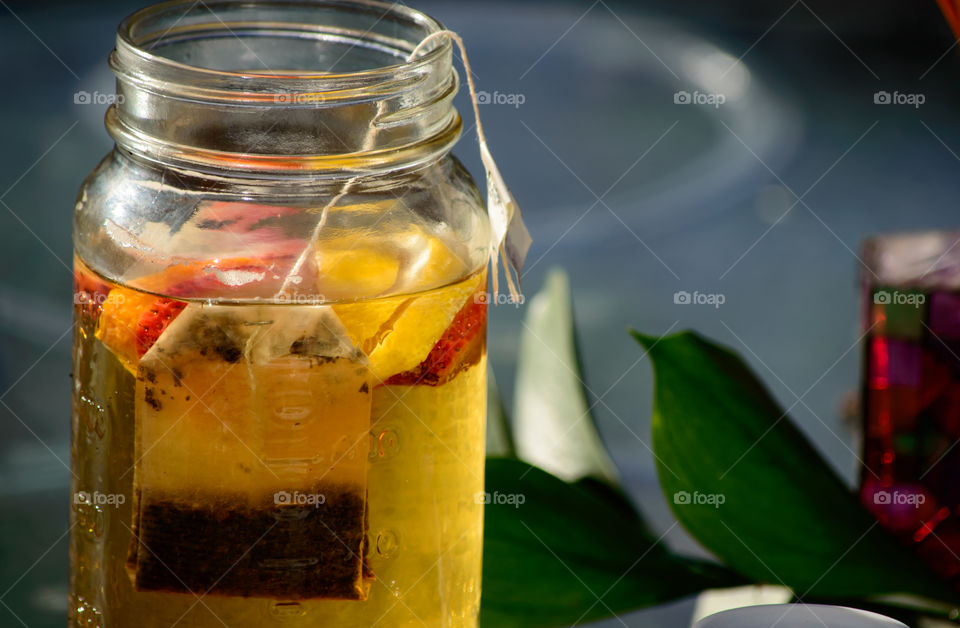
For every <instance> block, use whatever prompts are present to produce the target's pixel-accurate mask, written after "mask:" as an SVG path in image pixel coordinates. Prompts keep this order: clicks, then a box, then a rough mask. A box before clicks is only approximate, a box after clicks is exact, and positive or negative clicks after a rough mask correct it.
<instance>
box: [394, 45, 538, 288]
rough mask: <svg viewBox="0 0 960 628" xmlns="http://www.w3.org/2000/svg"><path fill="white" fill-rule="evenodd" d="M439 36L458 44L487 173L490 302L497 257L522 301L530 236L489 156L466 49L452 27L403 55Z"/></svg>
mask: <svg viewBox="0 0 960 628" xmlns="http://www.w3.org/2000/svg"><path fill="white" fill-rule="evenodd" d="M441 37H447V38H449V39H450V40H451V41H453V42H454V43H456V44H457V46H458V47H459V48H460V56H461V57H462V58H463V69H464V71H465V72H466V75H467V86H468V87H469V89H470V99H471V102H472V103H473V115H474V117H476V120H477V140H478V142H479V144H480V159H481V160H482V161H483V168H484V170H485V171H486V175H487V214H488V216H489V218H490V231H491V242H490V265H491V268H492V273H491V274H492V275H493V277H492V278H493V291H494V295H495V300H494V302H496V295H498V294H499V279H500V277H499V275H500V273H499V264H498V262H499V259H500V258H503V262H504V265H503V272H504V275H506V277H507V285H508V287H509V289H510V296H511V298H512V299H513V300H514V301H515V302H522V293H521V291H520V277H521V273H522V271H523V263H524V261H525V260H526V258H527V251H529V250H530V244H531V243H532V242H533V239H532V238H531V237H530V232H529V231H527V227H526V225H524V224H523V217H522V216H521V215H520V207H519V206H518V205H517V201H516V199H514V198H513V194H511V193H510V189H509V188H508V187H507V184H506V182H505V181H504V180H503V176H502V175H501V174H500V169H499V168H497V163H496V162H495V161H494V160H493V155H492V154H491V153H490V148H489V146H488V145H487V138H486V137H485V136H484V133H483V123H482V122H481V121H480V108H479V107H478V106H477V89H476V86H475V85H474V83H473V73H472V72H471V71H470V61H469V60H468V58H467V49H466V46H465V45H464V43H463V39H461V38H460V36H459V35H457V34H456V33H455V32H453V31H448V30H443V31H438V32H436V33H433V34H431V35H429V36H427V37H425V38H424V39H423V41H421V42H420V43H419V44H417V47H416V48H414V50H413V52H411V53H410V56H408V57H407V61H412V60H413V59H415V58H416V57H417V55H418V54H419V53H420V51H422V50H423V49H424V48H425V47H426V46H427V45H428V44H429V43H430V42H432V41H433V40H435V39H439V38H441ZM514 277H515V278H516V279H515V280H514Z"/></svg>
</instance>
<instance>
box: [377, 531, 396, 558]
mask: <svg viewBox="0 0 960 628" xmlns="http://www.w3.org/2000/svg"><path fill="white" fill-rule="evenodd" d="M399 546H400V543H399V542H398V541H397V534H396V533H395V532H394V531H393V530H381V531H380V533H379V534H377V554H379V555H380V556H381V557H383V558H390V557H391V556H393V555H394V554H395V553H396V551H397V549H398V548H399Z"/></svg>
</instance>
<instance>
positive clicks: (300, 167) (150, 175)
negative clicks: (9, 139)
mask: <svg viewBox="0 0 960 628" xmlns="http://www.w3.org/2000/svg"><path fill="white" fill-rule="evenodd" d="M439 30H441V26H440V25H439V24H438V23H437V22H436V21H434V20H433V19H431V18H429V17H428V16H426V15H424V14H422V13H419V12H417V11H413V10H411V9H408V8H406V7H404V6H402V5H399V4H393V5H388V4H382V3H379V2H373V1H369V0H324V1H310V2H306V1H303V2H296V1H291V2H267V1H256V2H243V3H237V2H215V1H208V2H205V3H195V2H187V1H183V2H179V1H176V2H167V3H164V4H160V5H157V6H155V7H151V8H148V9H144V10H142V11H140V12H138V13H135V14H134V15H132V16H131V17H129V18H127V19H126V20H125V21H124V22H123V23H122V24H121V26H120V29H119V34H118V37H117V43H116V50H115V51H114V52H113V54H112V56H111V57H110V64H111V67H112V68H113V70H114V72H115V73H116V76H117V85H118V93H117V101H116V103H115V105H114V106H111V108H110V109H109V110H108V112H107V116H106V127H107V130H108V131H109V133H110V134H111V136H112V137H113V138H114V140H115V141H116V147H115V149H114V150H113V151H112V152H111V153H110V154H109V155H107V157H106V158H105V159H104V160H103V161H102V162H101V163H100V165H99V166H97V168H96V169H95V170H94V171H93V173H92V174H91V175H90V177H89V178H88V179H87V180H86V182H85V183H84V184H83V187H82V188H81V190H80V193H79V196H78V201H77V205H76V211H75V216H74V221H75V223H74V245H75V251H76V258H75V264H76V272H75V292H76V294H75V303H76V306H75V317H76V327H75V340H74V364H73V378H74V394H73V420H72V445H71V460H72V469H73V487H72V490H73V495H72V509H71V522H72V528H71V537H70V557H71V565H70V595H71V604H70V607H71V611H70V613H71V616H70V625H71V626H84V627H92V626H99V627H103V628H129V627H131V626H137V627H142V628H149V627H151V626H162V627H163V628H168V627H169V626H171V625H177V626H180V627H181V628H197V627H201V626H202V627H206V626H222V625H228V626H230V627H231V628H244V627H254V626H255V627H258V628H259V627H262V626H266V625H274V623H273V622H277V625H283V626H311V627H312V626H338V627H360V626H364V627H366V626H371V625H374V624H376V625H377V626H382V627H384V628H387V627H395V626H422V625H427V626H451V627H452V626H476V623H477V614H478V609H479V599H480V565H481V545H482V523H483V520H482V505H481V504H480V503H478V502H479V501H480V500H477V499H476V495H477V494H478V493H480V492H482V491H483V461H484V420H485V411H486V410H485V404H486V358H485V355H486V354H485V342H486V305H485V304H486V298H484V297H485V295H484V294H483V292H484V290H485V289H486V281H487V273H486V267H487V262H488V256H489V251H490V226H489V224H488V218H487V215H486V213H485V210H484V208H483V203H482V199H481V195H480V193H479V191H478V190H477V187H476V186H475V184H474V182H473V180H472V179H471V177H470V175H469V174H468V173H467V172H466V171H465V170H464V168H463V167H462V166H461V165H460V163H459V162H458V161H457V160H456V159H454V158H453V157H452V156H451V155H450V153H449V151H450V149H451V147H452V146H453V144H454V143H455V142H456V140H457V139H458V137H459V134H460V132H461V121H460V117H459V115H458V114H457V112H456V110H455V109H454V108H453V104H452V99H453V96H454V94H455V93H456V91H457V76H456V73H455V71H454V70H453V68H452V65H451V45H450V42H449V41H448V40H446V39H443V38H441V39H437V40H435V42H434V44H433V45H432V46H431V47H428V50H427V51H426V52H424V53H423V54H421V55H420V56H418V57H417V58H416V59H415V60H413V61H407V57H408V56H409V55H410V53H411V52H412V51H413V50H414V48H415V46H416V45H417V44H418V43H419V42H420V41H422V40H423V39H424V38H425V37H426V36H428V35H429V34H431V33H433V32H436V31H439Z"/></svg>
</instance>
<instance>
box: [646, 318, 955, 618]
mask: <svg viewBox="0 0 960 628" xmlns="http://www.w3.org/2000/svg"><path fill="white" fill-rule="evenodd" d="M634 336H635V337H636V339H637V340H638V341H639V342H640V344H642V345H643V346H644V347H645V348H646V349H647V351H648V352H649V355H650V356H651V358H652V360H653V368H654V375H655V379H656V382H655V395H654V412H653V447H654V452H655V453H656V455H657V460H658V463H657V470H658V473H659V476H660V484H661V486H662V487H663V490H664V492H665V493H666V496H667V500H668V501H669V502H670V503H671V506H672V508H673V511H674V513H675V514H676V516H677V518H678V519H679V520H680V522H681V523H682V524H683V525H684V526H685V527H686V528H687V529H688V530H689V531H690V532H691V533H692V534H693V536H695V537H696V538H697V539H698V540H699V541H700V542H701V543H702V544H703V545H704V546H706V547H707V549H709V550H710V551H712V552H713V553H714V554H716V555H717V556H718V557H719V558H720V559H721V560H722V561H723V562H724V563H725V564H726V565H727V566H729V567H731V568H733V569H734V570H736V571H738V572H740V573H743V574H745V575H747V576H749V577H751V578H754V579H757V580H760V581H766V582H772V583H775V584H785V585H787V586H789V587H791V588H793V589H794V590H795V591H796V592H797V594H798V595H800V596H801V597H805V596H806V595H807V594H808V593H809V594H812V595H816V596H821V597H834V598H836V597H862V596H868V595H876V594H885V593H913V594H917V595H921V596H925V597H931V598H936V599H956V595H955V594H954V593H953V592H952V591H951V590H950V589H949V588H948V587H947V586H946V585H945V584H944V583H942V582H941V581H940V580H939V579H937V578H936V577H935V576H934V575H933V574H932V572H931V571H930V570H928V569H927V567H926V566H925V565H924V564H922V563H921V562H920V560H919V559H918V558H917V557H916V556H915V555H914V554H912V553H911V552H910V551H908V550H907V549H905V548H903V547H902V546H900V545H899V544H898V543H897V542H896V541H895V540H894V539H893V538H892V537H890V536H889V535H887V533H886V532H884V531H883V530H882V529H881V528H880V527H879V525H878V524H877V523H876V521H875V520H874V519H873V518H872V517H871V516H870V515H869V514H868V513H867V512H866V510H864V509H863V508H862V507H861V506H860V504H859V501H858V499H857V498H856V497H855V496H854V495H853V494H852V493H851V492H850V491H849V490H848V488H847V487H846V486H845V485H844V484H843V482H842V481H841V480H840V479H839V478H838V477H837V476H836V475H835V474H834V473H833V471H832V470H831V469H830V467H828V466H827V463H826V462H825V461H824V460H823V458H821V456H820V454H819V453H818V452H817V451H816V450H815V449H814V448H813V446H812V445H811V444H810V443H809V442H808V441H807V439H806V438H805V437H804V436H803V435H802V434H801V433H800V432H799V431H798V430H797V429H796V428H795V427H794V425H793V424H792V423H791V421H790V419H789V418H788V417H786V416H784V412H783V410H781V408H780V407H779V406H778V404H777V403H776V402H775V401H774V400H773V398H772V397H771V396H770V394H769V393H768V392H767V391H766V389H765V388H764V387H763V385H762V384H761V383H760V382H759V381H758V380H757V378H756V377H755V376H754V375H753V373H751V371H750V370H749V369H748V368H747V366H746V365H744V363H743V362H742V361H741V360H740V359H739V358H738V357H737V356H736V355H735V354H734V353H732V352H731V351H729V350H726V349H723V348H720V347H718V346H716V345H713V344H711V343H710V342H708V341H707V340H704V339H703V338H701V337H700V336H697V335H696V334H693V333H689V332H687V333H681V334H676V335H673V336H667V337H664V338H660V339H657V338H650V337H647V336H642V335H640V334H637V333H634ZM717 496H722V501H723V503H722V504H717V502H719V501H720V499H721V498H718V497H717ZM698 501H699V502H701V503H699V504H698V503H696V502H698ZM683 502H690V503H683ZM702 502H706V503H702ZM711 502H712V504H713V505H711Z"/></svg>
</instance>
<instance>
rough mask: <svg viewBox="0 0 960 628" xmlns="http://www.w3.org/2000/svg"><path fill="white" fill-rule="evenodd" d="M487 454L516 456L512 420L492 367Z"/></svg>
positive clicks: (489, 385)
mask: <svg viewBox="0 0 960 628" xmlns="http://www.w3.org/2000/svg"><path fill="white" fill-rule="evenodd" d="M487 455H488V456H502V457H504V458H514V457H516V452H515V450H514V447H513V438H512V437H511V435H510V420H509V419H508V418H507V410H506V408H504V407H503V398H502V397H500V389H499V388H497V380H496V379H495V378H494V376H493V369H490V372H489V375H488V377H487Z"/></svg>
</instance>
